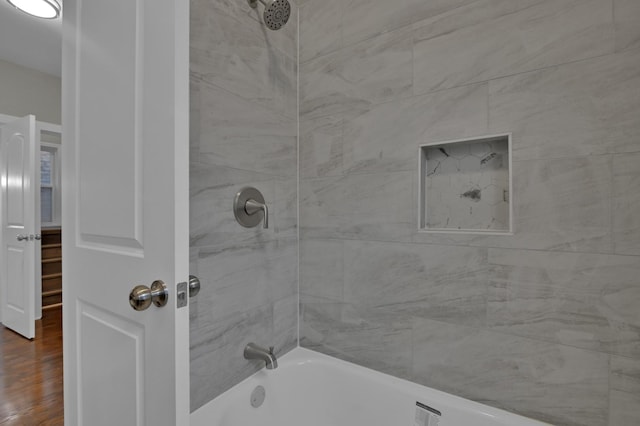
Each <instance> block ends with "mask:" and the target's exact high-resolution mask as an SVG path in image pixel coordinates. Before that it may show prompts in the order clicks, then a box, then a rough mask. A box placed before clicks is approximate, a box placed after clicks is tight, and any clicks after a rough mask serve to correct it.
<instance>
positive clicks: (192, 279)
mask: <svg viewBox="0 0 640 426" xmlns="http://www.w3.org/2000/svg"><path fill="white" fill-rule="evenodd" d="M198 293H200V280H199V279H198V277H196V276H195V275H189V297H194V296H196V295H197V294H198Z"/></svg>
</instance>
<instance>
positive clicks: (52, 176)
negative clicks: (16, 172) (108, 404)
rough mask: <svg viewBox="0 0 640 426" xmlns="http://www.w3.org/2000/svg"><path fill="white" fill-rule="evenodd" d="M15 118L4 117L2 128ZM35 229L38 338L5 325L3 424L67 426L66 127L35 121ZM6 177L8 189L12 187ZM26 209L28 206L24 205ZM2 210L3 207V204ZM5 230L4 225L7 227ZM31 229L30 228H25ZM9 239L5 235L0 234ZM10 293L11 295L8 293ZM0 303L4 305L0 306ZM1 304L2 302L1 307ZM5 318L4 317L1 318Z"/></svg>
mask: <svg viewBox="0 0 640 426" xmlns="http://www.w3.org/2000/svg"><path fill="white" fill-rule="evenodd" d="M14 120H15V117H11V116H6V115H0V125H1V124H4V123H9V122H12V121H14ZM35 133H36V139H37V141H36V150H37V152H35V153H34V154H35V156H36V160H35V161H34V162H33V166H34V168H35V169H37V170H34V171H35V172H36V173H34V176H35V179H34V182H32V184H33V186H34V188H33V190H34V191H33V192H35V194H36V198H37V202H35V203H32V204H29V206H30V208H32V209H33V210H34V212H33V213H34V215H35V217H36V221H35V223H36V225H35V226H34V227H33V228H32V229H30V230H29V233H33V234H32V235H34V237H33V239H30V240H29V243H30V244H29V245H25V247H28V248H30V249H32V250H35V251H34V253H33V257H34V261H33V262H32V267H33V274H32V275H31V276H32V277H33V279H32V282H31V284H32V286H33V290H32V294H33V298H32V300H31V302H32V304H33V311H34V321H33V328H34V337H33V339H27V338H25V337H23V336H21V335H20V334H18V333H16V332H14V331H12V330H10V329H8V328H6V327H4V324H3V325H0V424H2V425H5V424H6V425H14V424H15V425H24V424H34V425H35V424H45V425H63V424H64V421H63V407H64V403H63V364H62V360H63V357H62V304H61V303H60V302H61V297H62V290H61V284H62V273H61V272H62V269H61V256H62V246H61V240H60V232H61V231H60V222H61V220H60V219H61V217H60V216H61V209H60V201H61V199H60V193H61V180H60V172H61V164H60V158H61V149H62V145H61V134H62V133H61V127H60V126H59V125H53V124H49V123H41V122H36V126H35ZM7 180H8V178H7V176H5V178H4V181H3V182H2V184H3V185H6V184H7V182H6V181H7ZM25 205H26V204H25ZM0 208H3V206H2V204H1V202H0ZM3 226H4V225H3ZM25 229H26V228H25ZM0 237H1V238H6V235H0ZM5 293H6V292H5ZM0 302H1V301H0ZM0 305H1V303H0ZM1 318H2V316H0V319H1Z"/></svg>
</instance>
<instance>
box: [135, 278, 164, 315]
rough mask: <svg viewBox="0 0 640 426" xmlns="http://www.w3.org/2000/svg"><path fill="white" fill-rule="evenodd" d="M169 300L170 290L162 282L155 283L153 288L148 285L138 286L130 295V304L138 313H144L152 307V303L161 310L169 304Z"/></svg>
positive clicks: (152, 285)
mask: <svg viewBox="0 0 640 426" xmlns="http://www.w3.org/2000/svg"><path fill="white" fill-rule="evenodd" d="M168 300H169V290H168V289H167V286H166V285H165V283H164V282H163V281H161V280H157V281H154V282H153V284H151V288H149V287H147V286H146V285H137V286H135V287H134V288H133V290H131V293H130V294H129V304H130V305H131V307H132V308H133V309H135V310H136V311H144V310H145V309H147V308H148V307H149V306H151V303H152V302H153V304H154V305H156V306H157V307H159V308H161V307H163V306H164V305H166V304H167V301H168Z"/></svg>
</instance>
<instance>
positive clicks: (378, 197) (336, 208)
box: [300, 172, 416, 241]
mask: <svg viewBox="0 0 640 426" xmlns="http://www.w3.org/2000/svg"><path fill="white" fill-rule="evenodd" d="M413 179H414V173H413V172H396V173H379V174H369V175H348V176H343V177H327V178H314V179H304V180H302V181H301V182H300V230H301V235H302V237H303V238H351V239H353V238H355V239H381V240H391V241H398V240H400V241H408V240H409V239H410V236H411V235H412V234H413V233H414V231H415V229H416V226H415V221H414V209H413Z"/></svg>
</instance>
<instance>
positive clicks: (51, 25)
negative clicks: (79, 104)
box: [0, 0, 62, 77]
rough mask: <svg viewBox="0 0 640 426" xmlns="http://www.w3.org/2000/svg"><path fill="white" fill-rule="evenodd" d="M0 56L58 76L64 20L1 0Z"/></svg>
mask: <svg viewBox="0 0 640 426" xmlns="http://www.w3.org/2000/svg"><path fill="white" fill-rule="evenodd" d="M59 3H62V2H61V1H59ZM0 59H3V60H5V61H9V62H13V63H16V64H18V65H22V66H24V67H27V68H33V69H36V70H38V71H42V72H45V73H47V74H52V75H56V76H58V77H59V76H60V75H61V65H60V64H61V62H62V20H61V19H60V18H58V19H38V18H34V17H32V16H29V15H27V14H26V13H23V12H21V11H19V10H17V9H15V8H14V7H13V6H11V5H10V4H9V3H8V2H7V1H6V0H0Z"/></svg>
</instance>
